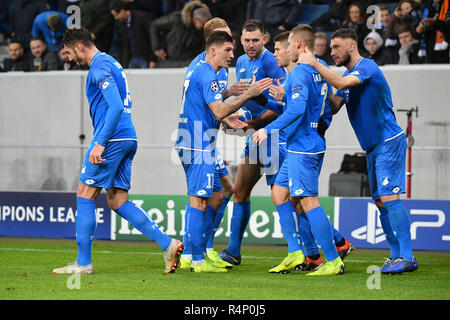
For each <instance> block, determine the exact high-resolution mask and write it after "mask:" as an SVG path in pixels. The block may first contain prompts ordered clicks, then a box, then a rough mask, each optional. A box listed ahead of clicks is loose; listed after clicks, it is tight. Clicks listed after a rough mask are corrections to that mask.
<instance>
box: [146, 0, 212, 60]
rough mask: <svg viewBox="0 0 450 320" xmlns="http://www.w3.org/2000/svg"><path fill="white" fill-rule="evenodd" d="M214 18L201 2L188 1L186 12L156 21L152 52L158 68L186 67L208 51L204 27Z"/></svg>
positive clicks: (184, 10)
mask: <svg viewBox="0 0 450 320" xmlns="http://www.w3.org/2000/svg"><path fill="white" fill-rule="evenodd" d="M211 18H212V15H211V12H210V11H209V9H208V7H207V6H206V5H205V4H203V3H201V2H200V1H191V2H188V3H187V4H186V5H185V6H184V7H183V10H181V12H180V11H175V12H172V13H170V14H168V15H166V16H162V17H160V18H158V19H156V20H155V21H153V23H152V26H151V39H152V50H153V52H154V53H155V55H156V56H157V57H158V58H159V59H158V62H157V66H158V67H163V68H164V67H166V68H170V67H186V66H188V65H189V64H190V62H191V61H192V60H193V59H194V58H195V57H196V56H197V55H198V54H200V53H201V52H202V51H203V50H204V40H203V26H204V24H205V23H206V22H208V21H209V20H210V19H211Z"/></svg>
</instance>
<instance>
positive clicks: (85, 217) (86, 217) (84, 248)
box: [75, 197, 97, 266]
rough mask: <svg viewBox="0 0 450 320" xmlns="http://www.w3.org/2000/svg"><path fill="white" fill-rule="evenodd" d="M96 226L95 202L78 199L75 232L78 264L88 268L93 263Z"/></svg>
mask: <svg viewBox="0 0 450 320" xmlns="http://www.w3.org/2000/svg"><path fill="white" fill-rule="evenodd" d="M96 226H97V221H96V218H95V200H90V199H85V198H81V197H77V216H76V219H75V232H76V241H77V245H78V257H77V263H78V264H79V265H82V266H87V265H89V264H91V262H92V261H91V258H92V241H93V240H94V232H95V227H96Z"/></svg>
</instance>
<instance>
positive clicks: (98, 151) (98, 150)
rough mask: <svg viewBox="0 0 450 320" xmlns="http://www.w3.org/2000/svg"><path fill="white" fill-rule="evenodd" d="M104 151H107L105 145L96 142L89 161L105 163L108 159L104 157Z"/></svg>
mask: <svg viewBox="0 0 450 320" xmlns="http://www.w3.org/2000/svg"><path fill="white" fill-rule="evenodd" d="M103 151H105V146H102V145H99V144H96V145H95V147H94V148H93V149H92V150H91V153H89V162H90V163H92V164H100V163H103V162H104V161H105V160H106V159H103V158H102V153H103Z"/></svg>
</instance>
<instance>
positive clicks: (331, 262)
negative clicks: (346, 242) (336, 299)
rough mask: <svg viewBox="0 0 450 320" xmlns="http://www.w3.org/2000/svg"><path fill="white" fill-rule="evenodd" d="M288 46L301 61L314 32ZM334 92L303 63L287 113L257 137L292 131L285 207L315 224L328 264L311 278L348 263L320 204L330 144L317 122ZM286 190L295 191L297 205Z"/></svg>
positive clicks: (289, 88)
mask: <svg viewBox="0 0 450 320" xmlns="http://www.w3.org/2000/svg"><path fill="white" fill-rule="evenodd" d="M288 43H289V47H288V50H289V55H290V57H291V59H292V60H293V61H297V58H298V55H299V54H300V53H301V52H304V51H305V50H307V48H308V49H309V50H312V48H313V47H314V32H313V29H312V28H311V27H310V26H309V25H304V24H303V25H298V26H297V27H295V28H294V29H292V30H291V32H290V35H289V39H288ZM319 63H321V62H319ZM330 89H331V87H330V85H329V84H328V83H327V82H326V81H325V80H324V79H323V78H322V77H320V75H319V74H318V72H317V71H315V70H314V68H312V67H311V66H307V65H302V64H300V65H297V66H296V67H295V68H294V69H293V70H292V73H291V74H290V75H289V77H288V81H287V83H285V91H286V98H287V101H286V109H285V110H284V112H283V114H282V115H281V116H280V117H278V119H276V120H274V121H273V122H272V123H270V124H269V125H267V126H266V127H265V128H262V129H260V130H258V131H257V132H256V133H255V134H254V135H253V140H254V141H255V142H256V143H258V144H260V143H261V142H262V141H264V140H266V139H267V138H268V136H269V135H271V134H273V133H277V132H278V131H279V130H283V129H285V128H287V132H286V135H287V156H286V159H285V160H284V162H283V165H282V167H281V169H280V172H279V173H278V176H277V182H278V183H277V185H278V186H280V188H279V189H278V193H279V196H281V195H283V194H285V197H284V198H285V199H286V198H287V199H286V200H287V201H286V202H285V203H284V204H283V205H289V207H290V209H287V211H288V212H295V211H296V209H297V212H302V211H303V212H304V214H305V216H306V217H305V218H307V220H308V221H309V224H310V228H311V232H312V234H313V235H314V238H315V239H316V241H317V243H318V244H319V245H320V247H321V249H322V251H323V253H324V255H325V258H326V260H327V262H326V263H325V264H324V265H322V266H321V267H320V268H319V269H318V270H316V271H314V272H312V273H309V274H308V275H318V276H321V275H336V274H341V273H343V272H344V263H343V261H342V259H341V258H340V256H339V254H338V252H337V249H336V246H335V242H334V239H333V228H332V226H331V223H330V221H329V219H328V217H327V215H326V214H325V211H324V210H323V208H322V207H321V206H320V203H319V200H318V181H319V174H320V170H321V167H322V163H323V157H324V153H325V149H326V145H325V139H324V137H323V136H321V135H320V134H319V133H318V132H317V124H318V122H319V118H320V117H321V116H322V114H323V112H324V110H325V107H326V103H327V101H328V97H329V92H330ZM286 177H287V179H286ZM286 180H287V181H286ZM287 188H288V189H287ZM284 190H289V195H290V199H291V201H289V198H288V194H286V192H284ZM277 208H278V207H277Z"/></svg>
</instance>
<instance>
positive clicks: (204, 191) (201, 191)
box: [197, 190, 208, 196]
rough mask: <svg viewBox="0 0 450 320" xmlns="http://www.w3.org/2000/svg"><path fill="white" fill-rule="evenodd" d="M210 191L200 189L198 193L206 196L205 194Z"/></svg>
mask: <svg viewBox="0 0 450 320" xmlns="http://www.w3.org/2000/svg"><path fill="white" fill-rule="evenodd" d="M207 193H208V192H207V191H206V190H200V191H199V192H197V195H199V196H204V195H205V194H207Z"/></svg>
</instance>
